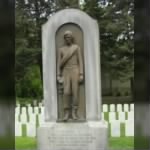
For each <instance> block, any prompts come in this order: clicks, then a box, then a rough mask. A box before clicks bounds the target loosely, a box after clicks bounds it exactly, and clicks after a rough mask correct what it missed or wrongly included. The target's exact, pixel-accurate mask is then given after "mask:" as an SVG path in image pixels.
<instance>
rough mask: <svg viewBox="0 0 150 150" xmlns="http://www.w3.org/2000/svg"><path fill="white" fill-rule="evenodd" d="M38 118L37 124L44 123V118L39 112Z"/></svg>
mask: <svg viewBox="0 0 150 150" xmlns="http://www.w3.org/2000/svg"><path fill="white" fill-rule="evenodd" d="M38 120H39V126H40V125H41V124H43V123H45V118H44V115H42V114H40V115H38Z"/></svg>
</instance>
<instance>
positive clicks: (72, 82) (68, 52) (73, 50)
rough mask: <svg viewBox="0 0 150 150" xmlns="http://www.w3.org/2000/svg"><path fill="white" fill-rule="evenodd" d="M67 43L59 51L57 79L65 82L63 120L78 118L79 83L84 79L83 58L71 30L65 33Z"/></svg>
mask: <svg viewBox="0 0 150 150" xmlns="http://www.w3.org/2000/svg"><path fill="white" fill-rule="evenodd" d="M64 41H65V45H64V46H63V47H61V48H60V49H59V51H58V59H57V81H58V83H59V84H63V102H64V104H63V109H64V118H63V121H67V120H68V119H70V117H71V118H72V119H73V120H77V119H78V114H77V113H78V103H79V102H78V100H79V84H80V83H81V82H82V81H83V78H84V77H83V59H82V54H81V50H80V47H79V46H78V45H77V44H74V42H73V41H74V37H73V33H72V32H71V31H65V33H64Z"/></svg>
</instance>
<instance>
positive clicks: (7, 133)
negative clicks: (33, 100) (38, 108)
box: [0, 0, 15, 150]
mask: <svg viewBox="0 0 150 150" xmlns="http://www.w3.org/2000/svg"><path fill="white" fill-rule="evenodd" d="M14 12H15V0H0V150H5V149H7V150H13V149H15V132H14V129H15V119H14V118H15V111H14V110H15V109H14V108H15V107H14V106H15V84H14V83H15V77H14V71H15V67H14V66H15V13H14Z"/></svg>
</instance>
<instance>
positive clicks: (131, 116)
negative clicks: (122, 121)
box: [128, 111, 134, 120]
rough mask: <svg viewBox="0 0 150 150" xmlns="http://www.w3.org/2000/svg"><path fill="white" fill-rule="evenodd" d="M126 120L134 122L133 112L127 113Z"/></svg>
mask: <svg viewBox="0 0 150 150" xmlns="http://www.w3.org/2000/svg"><path fill="white" fill-rule="evenodd" d="M128 120H134V111H129V112H128Z"/></svg>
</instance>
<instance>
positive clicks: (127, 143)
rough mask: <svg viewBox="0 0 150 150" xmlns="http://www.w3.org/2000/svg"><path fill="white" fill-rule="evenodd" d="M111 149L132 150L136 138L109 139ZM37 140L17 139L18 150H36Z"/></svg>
mask: <svg viewBox="0 0 150 150" xmlns="http://www.w3.org/2000/svg"><path fill="white" fill-rule="evenodd" d="M109 147H110V148H112V149H118V150H121V149H132V148H134V137H120V138H112V137H111V138H109ZM36 148H37V140H36V138H29V137H16V149H19V150H20V149H36Z"/></svg>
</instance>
